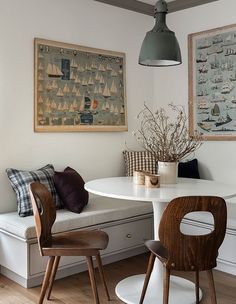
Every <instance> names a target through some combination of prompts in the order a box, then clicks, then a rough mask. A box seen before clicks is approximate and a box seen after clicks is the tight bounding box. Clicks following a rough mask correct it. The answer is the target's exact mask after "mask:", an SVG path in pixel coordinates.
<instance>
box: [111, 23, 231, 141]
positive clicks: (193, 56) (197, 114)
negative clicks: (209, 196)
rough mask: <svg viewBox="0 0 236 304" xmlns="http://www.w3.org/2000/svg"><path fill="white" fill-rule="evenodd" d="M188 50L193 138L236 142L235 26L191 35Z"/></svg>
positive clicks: (190, 115) (190, 113)
mask: <svg viewBox="0 0 236 304" xmlns="http://www.w3.org/2000/svg"><path fill="white" fill-rule="evenodd" d="M188 50H189V133H190V136H194V135H195V134H196V133H198V134H201V135H202V139H203V140H236V107H235V103H236V97H235V96H236V56H235V55H236V24H233V25H227V26H224V27H221V28H216V29H212V30H207V31H203V32H198V33H193V34H189V36H188ZM110 92H111V93H112V89H110ZM111 95H112V94H111Z"/></svg>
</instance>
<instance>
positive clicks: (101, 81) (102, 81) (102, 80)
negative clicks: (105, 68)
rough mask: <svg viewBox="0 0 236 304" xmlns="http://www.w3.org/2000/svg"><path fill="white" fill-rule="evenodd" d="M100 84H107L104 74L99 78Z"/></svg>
mask: <svg viewBox="0 0 236 304" xmlns="http://www.w3.org/2000/svg"><path fill="white" fill-rule="evenodd" d="M99 82H100V84H105V80H104V78H103V76H102V75H101V77H100V79H99Z"/></svg>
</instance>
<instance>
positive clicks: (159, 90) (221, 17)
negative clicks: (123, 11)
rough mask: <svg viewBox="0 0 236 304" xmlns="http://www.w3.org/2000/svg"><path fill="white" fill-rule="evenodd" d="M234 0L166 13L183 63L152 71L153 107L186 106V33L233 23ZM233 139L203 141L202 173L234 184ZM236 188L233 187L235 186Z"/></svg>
mask: <svg viewBox="0 0 236 304" xmlns="http://www.w3.org/2000/svg"><path fill="white" fill-rule="evenodd" d="M235 11H236V1H235V0H219V1H216V2H213V3H210V4H207V5H201V6H198V7H194V8H191V9H187V10H184V11H179V12H176V13H173V14H169V15H168V16H167V24H168V26H169V27H170V28H171V29H172V30H174V31H175V33H176V36H177V38H178V41H179V43H180V47H181V51H182V57H183V58H182V59H183V64H182V65H180V66H177V67H172V68H162V69H155V71H154V107H159V106H166V105H167V104H168V103H170V102H174V103H175V104H182V105H185V106H186V108H187V106H188V48H187V36H188V34H190V33H194V32H199V31H203V30H207V29H212V28H215V27H220V26H225V25H228V24H233V23H236V15H235ZM235 155H236V142H234V141H233V142H230V141H218V142H204V144H203V145H202V147H201V148H200V149H199V150H198V151H197V152H196V156H197V158H198V159H199V161H200V171H201V175H202V177H204V178H207V179H214V180H217V181H222V182H225V183H230V184H236V156H235ZM235 188H236V187H235Z"/></svg>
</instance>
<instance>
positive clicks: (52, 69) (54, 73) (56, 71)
mask: <svg viewBox="0 0 236 304" xmlns="http://www.w3.org/2000/svg"><path fill="white" fill-rule="evenodd" d="M46 72H47V74H48V77H61V76H62V75H63V73H62V71H61V70H60V68H59V67H58V66H57V65H56V64H54V63H48V65H47V70H46Z"/></svg>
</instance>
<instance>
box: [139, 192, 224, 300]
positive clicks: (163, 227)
mask: <svg viewBox="0 0 236 304" xmlns="http://www.w3.org/2000/svg"><path fill="white" fill-rule="evenodd" d="M195 211H198V212H202V211H205V212H209V213H211V214H212V216H213V218H214V230H213V231H211V232H210V233H208V234H205V235H186V234H184V233H182V232H181V228H180V226H181V222H182V220H183V218H184V216H185V215H186V214H188V213H191V212H195ZM226 222H227V209H226V203H225V201H224V199H223V198H220V197H214V196H188V197H178V198H176V199H174V200H172V201H171V202H170V203H169V204H168V206H167V208H166V209H165V211H164V213H163V215H162V218H161V221H160V226H159V239H160V241H147V242H146V246H147V247H148V249H149V250H150V251H151V255H150V259H149V267H148V269H149V270H148V272H147V274H146V279H145V283H144V288H143V292H142V296H141V300H140V303H142V302H143V299H144V296H145V293H146V288H147V284H148V281H149V278H150V275H151V271H152V267H153V264H154V260H155V257H158V258H159V259H160V261H161V262H162V263H163V266H164V278H163V279H164V292H163V303H164V304H167V303H168V295H169V277H170V272H171V271H172V270H180V271H194V272H195V276H196V303H199V271H204V270H205V271H207V275H208V279H209V283H210V289H211V299H212V304H213V303H214V304H215V303H216V295H215V288H214V281H213V275H212V269H213V268H214V267H216V259H217V256H218V249H219V247H220V245H221V244H222V242H223V240H224V237H225V232H226Z"/></svg>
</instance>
